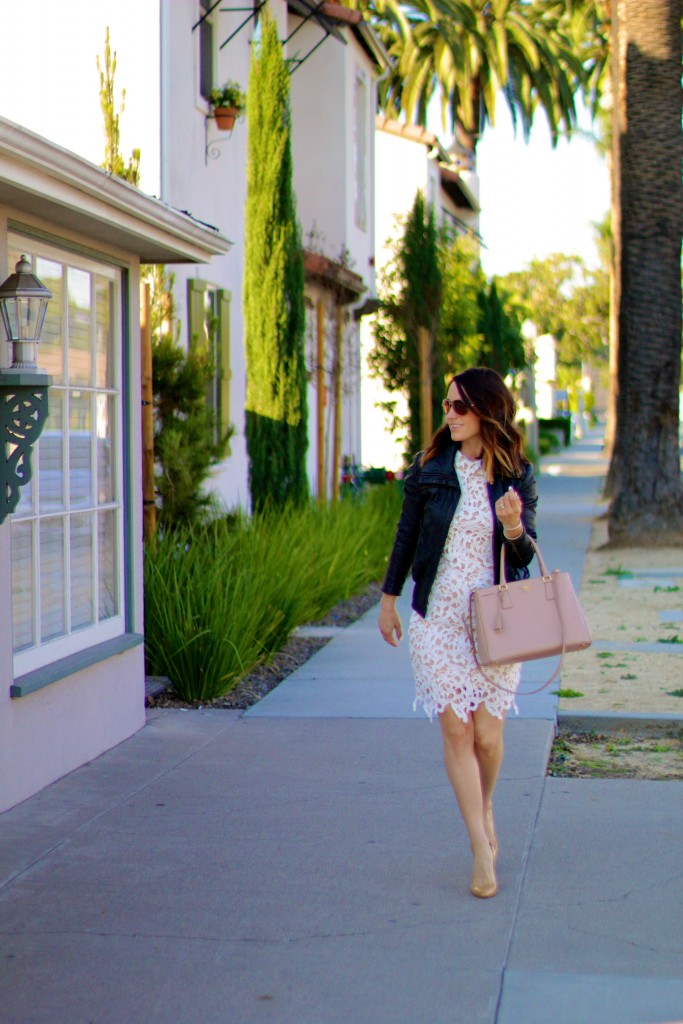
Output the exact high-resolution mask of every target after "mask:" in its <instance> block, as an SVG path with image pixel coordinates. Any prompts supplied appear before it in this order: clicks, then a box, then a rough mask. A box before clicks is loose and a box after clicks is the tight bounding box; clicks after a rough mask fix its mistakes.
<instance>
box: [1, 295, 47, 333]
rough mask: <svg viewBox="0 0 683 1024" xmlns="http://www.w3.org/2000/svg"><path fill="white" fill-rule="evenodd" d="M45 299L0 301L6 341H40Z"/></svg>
mask: <svg viewBox="0 0 683 1024" xmlns="http://www.w3.org/2000/svg"><path fill="white" fill-rule="evenodd" d="M47 302H48V300H47V299H44V298H42V297H41V296H38V297H35V298H34V297H31V298H26V297H19V296H16V298H9V297H8V298H5V299H2V300H0V310H1V312H2V319H3V322H4V326H5V331H6V332H7V339H8V341H40V334H41V331H42V330H43V323H44V321H45V314H46V312H47Z"/></svg>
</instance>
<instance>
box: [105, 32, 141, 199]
mask: <svg viewBox="0 0 683 1024" xmlns="http://www.w3.org/2000/svg"><path fill="white" fill-rule="evenodd" d="M95 59H96V62H97V70H98V71H99V73H100V107H101V109H102V115H103V117H104V139H105V146H104V160H103V162H102V167H103V168H104V169H105V171H109V173H110V174H114V175H115V176H116V177H117V178H123V180H124V181H127V182H128V183H129V184H130V185H135V186H136V187H137V186H138V185H139V184H140V150H139V149H134V150H133V153H132V155H131V158H130V160H129V161H128V163H126V162H125V161H124V159H123V157H122V156H121V148H120V147H121V130H120V127H119V118H120V116H121V114H122V113H123V111H124V108H125V101H126V90H125V89H122V90H121V106H120V108H119V111H118V113H117V111H116V97H115V95H114V78H115V76H116V51H115V50H114V51H112V48H111V43H110V40H109V26H108V25H107V31H106V34H105V38H104V58H103V61H102V63H100V58H99V57H96V58H95Z"/></svg>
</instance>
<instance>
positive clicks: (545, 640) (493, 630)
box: [470, 537, 591, 693]
mask: <svg viewBox="0 0 683 1024" xmlns="http://www.w3.org/2000/svg"><path fill="white" fill-rule="evenodd" d="M529 540H530V541H531V543H532V544H533V546H534V551H535V552H536V557H537V559H538V564H539V567H540V570H541V575H540V576H533V577H531V578H530V579H528V580H515V581H514V582H512V583H506V582H505V545H504V544H503V546H502V548H501V552H500V580H501V582H500V583H499V584H498V585H497V586H493V587H482V588H481V589H479V590H473V591H472V593H471V594H470V640H471V642H472V649H473V653H474V657H475V660H476V662H477V665H478V666H479V669H480V671H482V666H484V665H509V664H511V663H515V662H520V661H534V660H535V659H537V658H548V657H551V656H553V655H557V654H559V655H560V663H559V665H558V666H557V668H556V669H555V672H554V673H553V675H552V676H551V677H550V679H548V680H547V681H546V682H545V683H543V686H539V687H538V689H537V690H530V691H527V692H528V693H538V691H539V690H542V689H543V688H544V687H545V686H548V685H549V684H550V683H552V681H553V679H555V678H556V677H557V675H558V673H559V671H560V669H561V668H562V664H563V661H564V656H565V654H566V653H567V652H568V651H583V650H585V649H586V648H587V647H589V646H590V644H591V634H590V630H589V628H588V623H587V622H586V617H585V615H584V613H583V609H582V608H581V605H580V604H579V599H578V597H577V596H576V593H575V591H574V587H573V585H572V581H571V577H570V576H569V573H566V572H560V571H559V570H558V569H554V570H553V571H552V572H550V573H549V572H548V570H547V569H546V566H545V562H544V561H543V555H542V554H541V550H540V548H539V547H538V544H536V542H535V541H534V540H533V538H532V537H529ZM482 675H483V676H484V677H485V679H487V680H488V682H490V683H491V684H493V685H494V686H497V687H498V688H499V689H505V687H502V686H500V684H499V683H496V682H495V680H493V679H490V678H489V677H488V676H487V675H486V673H485V672H483V671H482ZM512 692H514V691H512Z"/></svg>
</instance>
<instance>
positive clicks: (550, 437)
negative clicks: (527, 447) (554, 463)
mask: <svg viewBox="0 0 683 1024" xmlns="http://www.w3.org/2000/svg"><path fill="white" fill-rule="evenodd" d="M561 447H562V446H561V444H560V442H559V441H558V439H557V436H556V435H555V434H551V433H548V432H547V431H545V430H539V432H538V450H539V452H540V454H541V455H549V454H550V453H551V452H559V450H560V448H561Z"/></svg>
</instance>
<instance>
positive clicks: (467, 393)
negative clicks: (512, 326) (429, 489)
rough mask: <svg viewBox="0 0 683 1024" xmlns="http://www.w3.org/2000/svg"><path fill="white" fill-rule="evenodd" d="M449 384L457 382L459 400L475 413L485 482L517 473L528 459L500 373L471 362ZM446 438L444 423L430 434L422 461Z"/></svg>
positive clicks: (441, 446)
mask: <svg viewBox="0 0 683 1024" xmlns="http://www.w3.org/2000/svg"><path fill="white" fill-rule="evenodd" d="M451 384H457V386H458V391H459V392H460V394H461V395H462V398H463V400H464V401H465V402H467V404H468V405H470V406H471V407H472V410H473V412H475V413H476V415H477V416H478V417H479V420H480V424H479V430H480V432H481V441H482V463H483V466H484V472H485V473H486V479H487V480H488V481H489V483H493V478H494V476H496V475H498V476H521V475H522V473H523V472H524V467H525V465H526V464H527V462H528V460H527V459H526V458H525V456H524V435H523V434H522V431H521V430H520V429H519V427H518V426H517V424H516V423H515V413H516V406H515V400H514V398H513V397H512V395H511V393H510V390H509V388H508V387H507V386H506V384H505V382H504V380H503V378H502V377H501V376H500V374H499V373H497V372H496V371H495V370H490V369H489V368H488V367H486V366H475V367H472V368H471V369H469V370H463V372H462V373H456V375H455V377H453V379H452V381H451ZM449 387H450V385H449ZM450 440H451V432H450V429H449V427H448V424H447V423H446V424H444V426H443V427H440V428H439V429H438V430H437V431H436V433H435V434H434V436H433V438H432V440H431V441H430V443H429V447H428V448H427V449H426V450H425V453H424V455H423V456H422V464H423V465H424V463H425V462H429V460H430V459H433V458H434V457H435V456H436V455H440V454H441V453H442V452H443V451H445V450H446V448H447V447H448V444H449V442H450Z"/></svg>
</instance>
